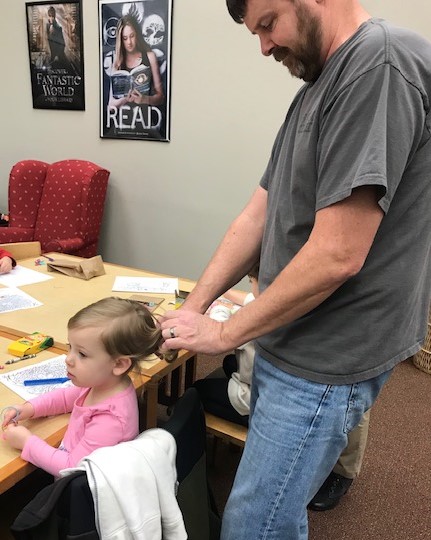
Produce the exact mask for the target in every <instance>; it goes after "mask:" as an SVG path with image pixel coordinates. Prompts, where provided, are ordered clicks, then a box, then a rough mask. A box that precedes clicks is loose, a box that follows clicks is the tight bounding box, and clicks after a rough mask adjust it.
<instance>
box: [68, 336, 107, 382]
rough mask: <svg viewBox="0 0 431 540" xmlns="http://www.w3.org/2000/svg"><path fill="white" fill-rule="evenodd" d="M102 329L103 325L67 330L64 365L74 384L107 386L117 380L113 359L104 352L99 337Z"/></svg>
mask: <svg viewBox="0 0 431 540" xmlns="http://www.w3.org/2000/svg"><path fill="white" fill-rule="evenodd" d="M103 330H104V327H103V326H102V327H95V326H89V327H85V328H73V329H71V330H69V332H68V338H69V353H68V354H67V357H66V367H67V376H68V377H69V378H70V380H71V381H72V382H73V384H74V385H75V386H79V387H82V388H93V387H106V388H108V387H110V386H111V385H112V384H113V383H115V382H117V381H118V375H114V372H113V370H114V367H115V365H116V362H115V359H114V358H112V357H111V356H110V355H109V354H108V353H107V352H106V350H105V347H104V346H103V343H102V340H101V337H100V336H101V333H102V332H103Z"/></svg>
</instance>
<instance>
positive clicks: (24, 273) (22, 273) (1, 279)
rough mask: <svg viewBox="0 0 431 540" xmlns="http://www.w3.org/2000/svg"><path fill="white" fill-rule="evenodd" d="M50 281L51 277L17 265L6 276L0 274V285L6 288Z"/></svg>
mask: <svg viewBox="0 0 431 540" xmlns="http://www.w3.org/2000/svg"><path fill="white" fill-rule="evenodd" d="M48 279H52V276H48V275H47V274H43V273H42V272H36V270H32V269H31V268H25V266H20V265H19V264H18V265H16V266H15V268H13V269H12V270H11V271H10V272H9V273H8V274H0V283H1V284H2V285H6V286H7V287H22V286H23V285H31V284H32V283H40V282H41V281H47V280H48Z"/></svg>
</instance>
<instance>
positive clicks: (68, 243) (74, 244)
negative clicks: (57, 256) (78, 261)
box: [44, 238, 85, 255]
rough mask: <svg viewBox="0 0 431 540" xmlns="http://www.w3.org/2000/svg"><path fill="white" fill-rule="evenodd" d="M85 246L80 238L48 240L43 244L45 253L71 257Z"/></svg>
mask: <svg viewBox="0 0 431 540" xmlns="http://www.w3.org/2000/svg"><path fill="white" fill-rule="evenodd" d="M84 246H85V242H84V240H83V239H82V238H64V239H61V240H60V239H55V240H50V241H49V242H47V243H46V244H45V249H44V251H45V252H49V251H58V252H59V253H68V254H69V255H73V253H75V252H76V251H78V250H79V249H82V248H83V247H84Z"/></svg>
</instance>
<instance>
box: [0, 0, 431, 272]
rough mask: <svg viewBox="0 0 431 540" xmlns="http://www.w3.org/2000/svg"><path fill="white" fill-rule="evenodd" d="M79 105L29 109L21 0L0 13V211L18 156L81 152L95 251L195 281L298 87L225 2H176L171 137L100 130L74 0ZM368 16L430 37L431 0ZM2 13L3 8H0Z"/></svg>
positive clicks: (86, 11)
mask: <svg viewBox="0 0 431 540" xmlns="http://www.w3.org/2000/svg"><path fill="white" fill-rule="evenodd" d="M82 4H83V22H84V60H85V84H86V110H85V111H43V110H34V109H33V108H32V103H31V90H30V76H29V66H28V51H27V37H26V21H25V1H24V0H13V1H10V2H8V5H7V8H6V7H5V8H4V10H3V11H4V13H3V16H2V17H1V18H0V36H1V45H2V51H3V57H4V58H5V59H6V60H5V61H4V62H3V64H4V70H6V69H7V70H8V71H9V70H10V73H9V74H8V75H7V76H6V75H5V71H4V72H3V73H4V75H3V77H2V83H1V84H0V113H1V120H2V122H1V124H2V130H3V133H2V141H1V150H0V156H1V159H0V173H1V174H0V179H1V180H0V211H3V210H6V208H7V183H8V174H9V171H10V168H11V166H12V165H13V164H14V163H15V162H16V161H19V160H20V159H29V158H35V159H41V160H45V161H50V162H52V161H56V160H60V159H66V158H82V159H89V160H92V161H95V162H96V163H99V164H100V165H103V166H104V167H106V168H107V169H109V170H110V171H111V177H110V186H109V192H108V201H107V206H106V212H105V217H104V224H103V232H102V241H101V252H102V255H103V257H104V259H105V260H106V261H110V262H117V263H124V264H130V265H132V266H136V267H144V268H147V269H151V270H154V271H159V272H166V273H170V274H174V275H175V274H177V275H183V276H188V277H190V278H197V277H198V276H199V274H200V272H201V271H202V269H203V267H204V266H205V264H206V262H207V261H208V259H209V257H210V256H211V254H212V252H213V250H214V249H215V247H216V246H217V244H218V242H219V240H220V239H221V237H222V234H223V233H224V231H225V229H226V227H227V225H228V224H229V222H230V220H231V219H232V218H233V217H234V216H235V215H236V214H237V212H238V211H239V210H240V209H241V208H242V207H243V206H244V204H245V203H246V201H247V200H248V198H249V196H250V194H251V193H252V190H253V189H254V187H255V186H256V184H257V182H258V180H259V177H260V175H261V173H262V171H263V169H264V167H265V164H266V160H267V157H268V154H269V152H270V149H271V145H272V141H273V138H274V136H275V134H276V132H277V129H278V127H279V125H280V123H281V122H282V120H283V117H284V114H285V112H286V111H287V108H288V105H289V103H290V101H291V99H292V97H293V96H294V94H295V92H296V90H297V89H298V87H299V82H298V81H295V80H294V79H292V78H291V77H290V75H289V74H288V72H287V70H284V69H283V68H282V67H281V66H279V65H276V64H275V62H274V61H273V60H272V59H267V58H264V57H263V56H261V55H260V53H259V48H258V42H257V38H255V37H253V36H251V35H249V34H248V32H247V31H246V29H245V28H244V27H243V26H239V25H237V24H235V23H234V22H233V21H232V20H231V19H230V17H229V16H228V14H227V11H226V8H225V1H224V0H212V1H210V2H205V1H203V2H196V1H195V0H174V4H175V5H174V9H173V39H172V48H173V52H172V55H173V57H172V92H171V142H170V143H160V142H148V141H117V140H109V139H100V138H99V58H98V7H97V1H96V0H82ZM364 5H365V6H366V7H367V8H368V9H369V10H370V12H371V13H372V14H373V15H376V16H382V17H385V18H387V19H390V20H392V21H393V22H396V23H398V24H401V25H404V26H407V27H410V28H413V29H416V30H417V31H419V32H420V33H422V34H424V35H425V36H427V37H428V38H429V39H431V30H430V27H429V21H430V20H431V4H430V3H429V2H425V1H424V0H410V1H409V2H405V0H380V1H379V0H376V1H372V0H366V1H364ZM6 11H7V13H6Z"/></svg>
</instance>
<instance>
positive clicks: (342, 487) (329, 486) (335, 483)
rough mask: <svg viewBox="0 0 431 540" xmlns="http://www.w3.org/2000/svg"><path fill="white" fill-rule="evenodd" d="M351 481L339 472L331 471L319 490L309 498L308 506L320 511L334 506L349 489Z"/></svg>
mask: <svg viewBox="0 0 431 540" xmlns="http://www.w3.org/2000/svg"><path fill="white" fill-rule="evenodd" d="M352 482H353V480H352V478H345V477H344V476H341V474H337V473H334V472H331V474H330V475H329V476H328V478H327V479H326V480H325V481H324V482H323V484H322V486H321V487H320V489H319V491H318V492H317V493H316V495H315V496H314V497H313V498H312V499H311V501H310V503H309V505H308V508H309V509H310V510H315V511H320V512H324V511H325V510H331V509H332V508H335V507H336V506H337V504H338V503H339V502H340V499H341V497H342V496H343V495H345V494H346V493H347V491H348V490H349V487H350V486H351V484H352Z"/></svg>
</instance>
